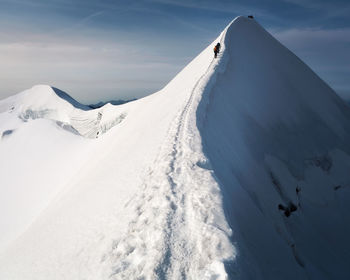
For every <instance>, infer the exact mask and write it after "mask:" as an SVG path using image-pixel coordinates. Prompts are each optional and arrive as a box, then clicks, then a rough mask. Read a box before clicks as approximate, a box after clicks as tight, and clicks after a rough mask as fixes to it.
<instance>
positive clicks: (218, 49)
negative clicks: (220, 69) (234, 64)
mask: <svg viewBox="0 0 350 280" xmlns="http://www.w3.org/2000/svg"><path fill="white" fill-rule="evenodd" d="M220 47H221V45H220V43H217V44H216V46H215V47H214V56H215V58H216V57H217V55H218V53H219V52H220Z"/></svg>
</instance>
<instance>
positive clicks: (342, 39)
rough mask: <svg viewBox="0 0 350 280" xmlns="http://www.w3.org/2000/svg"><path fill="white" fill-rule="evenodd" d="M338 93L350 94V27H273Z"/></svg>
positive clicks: (278, 37) (276, 35)
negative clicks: (283, 28)
mask: <svg viewBox="0 0 350 280" xmlns="http://www.w3.org/2000/svg"><path fill="white" fill-rule="evenodd" d="M270 31H271V33H272V34H273V35H274V36H275V37H276V38H277V39H278V40H280V41H281V42H282V43H283V44H284V45H285V46H287V47H288V48H289V49H291V50H292V51H293V52H294V53H295V54H297V55H298V56H299V57H300V58H301V59H302V60H304V61H305V62H306V63H307V64H308V65H309V66H310V67H311V68H312V69H313V70H314V71H316V73H317V74H319V75H320V76H321V78H323V79H324V80H325V81H326V82H328V83H329V84H330V85H331V86H332V87H333V88H334V89H335V90H336V91H337V92H339V94H341V95H343V96H345V97H346V98H349V97H350V96H349V94H350V81H349V78H348V77H349V70H350V53H349V49H350V28H337V29H321V28H303V29H286V30H276V29H275V30H270Z"/></svg>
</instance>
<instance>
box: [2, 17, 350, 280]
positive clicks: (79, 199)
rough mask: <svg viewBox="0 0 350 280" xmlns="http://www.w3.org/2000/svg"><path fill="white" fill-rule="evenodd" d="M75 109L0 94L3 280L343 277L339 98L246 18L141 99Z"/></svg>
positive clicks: (343, 132) (49, 99) (344, 114)
mask: <svg viewBox="0 0 350 280" xmlns="http://www.w3.org/2000/svg"><path fill="white" fill-rule="evenodd" d="M218 41H220V42H221V45H222V48H221V52H220V54H219V56H218V58H217V59H214V58H213V51H212V49H213V47H214V45H215V44H216V43H217V42H218ZM48 93H49V94H48ZM81 106H83V105H79V104H78V103H77V102H76V101H75V100H74V99H71V98H70V97H69V96H67V95H66V94H64V93H62V92H58V93H57V90H56V93H55V92H53V91H52V89H51V88H50V87H46V86H44V87H42V86H41V87H39V88H38V87H34V88H33V89H31V90H28V91H27V92H24V93H22V94H19V95H17V96H14V97H12V98H10V99H7V100H4V101H1V102H0V133H1V135H2V137H1V139H0V170H4V174H3V175H2V180H3V182H4V184H3V185H1V189H0V191H1V193H5V194H6V195H7V196H4V197H5V198H2V201H0V207H2V208H0V212H2V213H4V212H11V213H12V216H11V217H10V218H6V217H7V216H6V217H2V218H1V219H2V220H1V222H2V224H4V225H5V224H8V225H10V227H7V228H6V230H4V232H5V233H6V234H7V237H6V238H7V239H6V238H5V239H4V240H5V241H6V242H7V244H6V245H8V249H6V250H4V249H1V248H0V278H1V279H10V280H17V279H18V280H19V279H21V280H22V279H28V280H30V279H33V280H34V279H35V280H41V279H42V280H52V279H91V280H97V279H208V280H209V279H210V280H212V279H217V280H220V279H254V280H256V279H266V280H271V279H348V278H349V277H350V273H349V268H348V266H347V264H348V263H349V258H350V256H349V253H348V252H349V251H350V250H349V249H350V246H349V242H350V239H349V236H350V235H349V233H350V215H348V213H349V210H350V209H349V208H350V206H349V205H350V204H349V195H350V192H349V191H350V178H349V175H348V170H349V169H350V158H349V152H350V151H349V149H350V148H349V144H348V143H350V142H349V140H350V134H349V133H350V122H349V121H350V113H349V109H348V108H347V107H346V106H345V105H344V104H343V102H342V101H341V100H340V99H339V98H338V97H337V96H336V94H335V93H334V92H333V91H332V90H331V89H330V88H329V87H328V86H327V85H326V84H325V83H324V82H323V81H322V80H320V79H319V78H318V77H317V76H316V75H315V74H314V73H313V72H312V71H311V70H310V69H309V68H308V67H307V66H306V65H304V64H303V63H302V62H301V61H300V60H299V59H298V58H297V57H295V56H294V55H293V54H292V53H291V52H290V51H288V50H287V49H286V48H284V47H283V46H282V45H281V44H280V43H278V42H277V41H276V40H275V39H274V38H272V37H271V35H269V34H268V33H267V32H266V31H265V30H264V29H263V28H262V27H260V26H259V25H258V24H257V23H256V22H255V21H254V20H252V19H247V18H245V17H238V18H236V19H235V20H234V21H233V22H232V23H231V24H230V25H229V26H228V27H227V28H226V29H225V30H224V31H223V32H222V34H221V35H220V36H219V38H218V39H217V40H215V41H214V42H213V43H212V44H211V45H210V46H209V47H208V48H207V49H205V50H204V51H203V52H202V53H201V54H200V55H198V56H197V57H196V58H195V59H194V60H193V61H192V62H191V63H190V64H189V65H188V66H186V67H185V68H184V69H183V70H182V71H181V72H180V73H179V74H178V75H177V76H176V77H175V78H174V79H173V80H172V81H171V82H170V83H169V84H168V85H167V86H166V87H165V88H164V89H162V90H161V91H159V92H157V93H155V94H153V95H151V96H148V97H146V98H143V99H140V100H136V101H133V102H130V103H127V104H123V105H120V106H113V105H111V104H107V105H104V106H102V107H101V108H97V109H95V110H89V109H88V108H86V107H81ZM81 136H84V137H81ZM87 138H89V139H87ZM27 147H30V148H27ZM4 159H6V160H4ZM28 163H30V164H28ZM18 174H20V175H21V176H17V175H18ZM18 193H21V194H23V195H21V197H18V196H16V194H18ZM14 209H16V211H15V210H14ZM17 209H18V210H17ZM21 209H25V211H24V210H21ZM29 225H30V227H29V228H28V229H27V230H26V228H27V227H28V226H29ZM4 228H5V227H4ZM8 228H10V229H11V231H10V229H8ZM21 232H22V233H23V234H22V235H21V236H20V237H19V238H18V239H17V240H15V241H13V242H11V243H10V241H11V239H12V240H13V239H14V238H13V237H12V238H10V237H8V235H9V234H10V233H12V234H13V235H16V236H18V235H19V233H21ZM0 241H1V240H0ZM2 242H3V243H4V241H2ZM6 242H5V243H6ZM0 245H1V243H0Z"/></svg>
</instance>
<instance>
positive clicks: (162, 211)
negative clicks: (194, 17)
mask: <svg viewBox="0 0 350 280" xmlns="http://www.w3.org/2000/svg"><path fill="white" fill-rule="evenodd" d="M218 61H219V60H218V59H217V60H212V62H211V63H210V65H209V66H208V68H207V70H206V71H205V73H204V74H203V75H202V76H201V77H200V78H199V79H198V81H197V82H196V83H195V85H194V86H193V88H192V90H191V91H190V92H189V97H188V98H187V101H186V103H185V104H184V106H183V108H181V111H180V113H179V114H178V116H177V117H176V118H175V119H174V121H173V122H172V124H171V126H170V129H169V132H168V135H167V138H166V140H165V143H164V144H163V145H162V147H161V149H160V153H159V155H158V157H157V159H156V161H155V162H154V163H153V164H152V166H161V167H162V168H159V169H156V171H154V168H150V171H149V177H148V179H147V182H145V184H144V190H143V192H142V193H141V195H140V196H138V197H136V198H133V199H132V201H129V202H128V203H127V205H126V206H127V207H133V208H134V212H135V214H136V215H135V217H134V218H133V219H132V221H131V222H130V224H129V227H128V231H127V232H126V234H125V236H124V237H123V238H122V239H120V240H118V241H116V242H115V244H114V246H113V247H114V249H113V251H112V252H111V253H110V255H109V258H110V262H111V263H115V262H116V261H117V260H120V259H122V260H123V262H120V263H119V265H117V266H115V267H114V268H113V272H112V274H111V276H112V278H113V279H127V278H128V277H130V275H135V276H136V275H140V277H141V276H144V277H146V278H147V279H212V277H215V278H216V279H221V278H222V279H224V278H225V275H226V273H225V269H224V267H223V263H222V261H223V260H229V259H232V258H233V248H231V245H230V243H229V241H228V236H229V234H230V230H229V229H228V227H227V225H226V223H225V221H224V217H223V215H222V213H219V212H218V210H219V209H220V204H221V198H220V195H219V193H220V191H219V188H218V185H217V183H216V182H215V180H214V179H213V178H212V174H211V172H210V171H209V170H207V169H206V167H205V166H204V165H203V166H200V163H201V162H200V161H199V160H198V159H199V157H201V154H200V153H199V151H198V150H195V149H193V145H192V148H191V143H190V141H193V139H194V138H196V137H198V136H199V135H198V133H197V131H196V130H197V129H196V127H195V124H194V123H193V122H191V121H193V119H194V118H195V114H196V106H197V105H198V104H196V102H195V100H194V99H195V98H196V97H197V100H198V99H200V96H198V95H201V93H202V92H203V88H204V87H205V86H206V85H207V83H208V79H210V78H212V76H211V75H212V73H213V72H214V68H215V67H216V66H217V65H218V64H219V62H218ZM196 134H197V135H196ZM197 141H198V138H197ZM197 149H198V148H197ZM196 160H197V161H196ZM163 177H164V178H163ZM160 182H161V183H160ZM206 185H211V188H209V189H207V188H205V187H204V186H206ZM219 211H220V210H219ZM220 216H221V220H220ZM150 236H153V237H155V238H151V239H150V238H149V237H150ZM140 241H141V244H140ZM140 251H141V252H140ZM160 252H161V253H160ZM159 253H160V254H159ZM140 255H142V256H144V259H143V260H142V261H143V263H141V264H140V265H138V266H134V265H132V264H135V263H137V259H139V258H140Z"/></svg>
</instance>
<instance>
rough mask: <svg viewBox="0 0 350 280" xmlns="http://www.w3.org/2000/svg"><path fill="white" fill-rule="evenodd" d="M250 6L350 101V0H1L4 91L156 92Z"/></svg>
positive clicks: (82, 96)
mask: <svg viewBox="0 0 350 280" xmlns="http://www.w3.org/2000/svg"><path fill="white" fill-rule="evenodd" d="M241 14H253V15H255V16H256V19H257V20H258V21H259V23H260V24H262V25H263V26H264V27H265V28H266V29H267V30H268V31H269V32H271V33H272V34H273V35H274V36H275V37H276V38H277V39H279V40H280V41H281V42H282V43H283V44H284V45H286V46H287V47H288V48H289V49H291V50H292V51H293V52H294V53H296V54H297V55H298V56H299V57H300V58H301V59H303V60H304V61H305V62H306V63H307V64H308V65H309V66H311V68H312V69H313V70H314V71H316V73H317V74H318V75H320V76H321V77H322V78H323V79H324V80H325V81H326V82H327V83H328V84H330V85H331V86H332V87H333V88H334V89H335V90H336V91H337V92H338V93H339V95H341V96H343V97H345V98H348V99H350V79H349V74H350V53H349V49H350V17H349V14H350V1H348V0H346V1H344V0H342V1H341V0H335V1H322V0H280V1H276V0H274V1H273V0H237V1H232V0H230V1H229V0H216V1H212V0H211V1H206V0H204V1H198V0H187V1H186V0H180V1H175V0H139V1H132V0H129V1H125V0H99V1H98V0H70V1H69V0H0V38H1V40H0V61H1V63H0V73H1V76H0V81H1V82H0V98H3V97H6V96H9V95H13V94H15V93H17V92H19V91H21V90H24V89H26V88H29V87H31V86H32V85H35V84H50V85H53V86H56V87H58V88H60V89H62V90H64V91H66V92H68V93H69V94H70V95H72V96H73V97H74V98H76V99H78V100H79V101H81V102H83V103H90V102H97V101H100V100H102V101H106V100H110V99H119V98H123V99H125V98H133V97H137V98H138V97H141V96H145V95H148V94H150V93H153V92H155V91H157V90H159V89H161V88H162V87H163V86H164V85H166V84H167V82H168V81H169V80H171V79H172V78H173V77H174V76H175V75H176V73H177V72H179V71H180V70H181V69H182V68H183V67H184V66H185V65H186V64H187V63H188V62H190V60H191V59H192V58H194V57H195V56H196V55H197V54H198V53H199V52H200V51H201V50H202V49H204V48H205V47H206V46H207V45H208V44H209V43H210V42H212V41H213V40H214V39H215V38H216V37H217V36H218V35H219V33H220V32H221V31H222V30H223V29H224V28H225V26H226V25H227V24H228V23H229V22H230V21H231V20H232V19H233V18H234V17H235V16H237V15H241Z"/></svg>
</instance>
